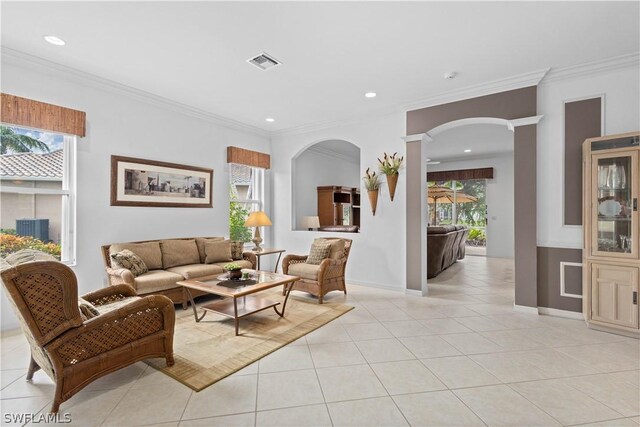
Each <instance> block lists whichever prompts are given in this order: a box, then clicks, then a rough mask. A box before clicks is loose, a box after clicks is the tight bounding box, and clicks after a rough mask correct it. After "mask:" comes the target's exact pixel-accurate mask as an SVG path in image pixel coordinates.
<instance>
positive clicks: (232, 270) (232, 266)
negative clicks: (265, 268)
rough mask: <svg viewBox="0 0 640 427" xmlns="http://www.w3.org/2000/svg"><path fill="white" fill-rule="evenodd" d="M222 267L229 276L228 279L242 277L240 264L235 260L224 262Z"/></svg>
mask: <svg viewBox="0 0 640 427" xmlns="http://www.w3.org/2000/svg"><path fill="white" fill-rule="evenodd" d="M223 268H224V270H225V271H226V272H227V274H228V276H229V280H240V279H242V267H241V266H240V264H237V263H235V262H230V263H229V264H226V265H225V266H224V267H223Z"/></svg>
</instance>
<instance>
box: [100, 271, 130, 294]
mask: <svg viewBox="0 0 640 427" xmlns="http://www.w3.org/2000/svg"><path fill="white" fill-rule="evenodd" d="M105 270H106V271H107V276H108V278H109V284H110V285H112V286H113V285H123V284H124V285H129V286H132V287H133V288H134V289H135V280H134V278H135V277H134V275H133V273H132V272H131V271H130V270H127V269H126V268H118V269H113V268H110V267H107V268H106V269H105Z"/></svg>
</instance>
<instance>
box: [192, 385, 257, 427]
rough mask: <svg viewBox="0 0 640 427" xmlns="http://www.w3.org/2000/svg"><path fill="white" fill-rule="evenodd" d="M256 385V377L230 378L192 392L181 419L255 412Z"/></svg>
mask: <svg viewBox="0 0 640 427" xmlns="http://www.w3.org/2000/svg"><path fill="white" fill-rule="evenodd" d="M257 384H258V376H257V375H240V376H230V377H227V378H224V379H223V380H220V381H218V382H217V383H215V384H213V385H212V386H209V387H207V388H205V389H204V390H201V391H199V392H197V393H196V392H193V394H192V395H191V398H190V399H189V403H188V404H187V406H186V408H185V410H184V414H183V415H182V419H183V420H189V419H195V418H208V417H215V416H219V415H230V414H240V413H243V412H253V411H255V410H256V392H257Z"/></svg>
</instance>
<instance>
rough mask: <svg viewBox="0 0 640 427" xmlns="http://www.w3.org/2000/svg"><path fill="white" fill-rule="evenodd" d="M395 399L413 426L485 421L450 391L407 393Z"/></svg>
mask: <svg viewBox="0 0 640 427" xmlns="http://www.w3.org/2000/svg"><path fill="white" fill-rule="evenodd" d="M393 400H395V402H396V403H397V404H398V407H399V408H400V410H401V411H402V413H403V414H404V416H405V417H406V419H407V420H408V421H409V423H410V424H411V425H412V426H483V425H484V423H483V422H482V420H480V418H478V417H477V416H476V415H475V414H474V413H473V412H472V411H471V410H469V408H467V407H466V406H465V404H464V403H462V402H461V401H460V399H458V398H457V397H456V396H455V395H454V394H453V393H452V392H450V391H435V392H432V393H420V394H405V395H402V396H394V397H393Z"/></svg>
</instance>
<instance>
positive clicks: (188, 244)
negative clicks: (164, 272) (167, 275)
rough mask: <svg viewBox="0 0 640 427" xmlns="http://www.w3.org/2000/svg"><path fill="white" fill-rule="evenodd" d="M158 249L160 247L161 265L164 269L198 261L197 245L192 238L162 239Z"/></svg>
mask: <svg viewBox="0 0 640 427" xmlns="http://www.w3.org/2000/svg"><path fill="white" fill-rule="evenodd" d="M160 249H162V265H163V267H164V268H165V269H166V268H171V267H176V266H178V265H187V264H198V263H199V262H200V254H199V253H198V245H196V241H195V240H193V239H190V240H184V239H169V240H162V241H160Z"/></svg>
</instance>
